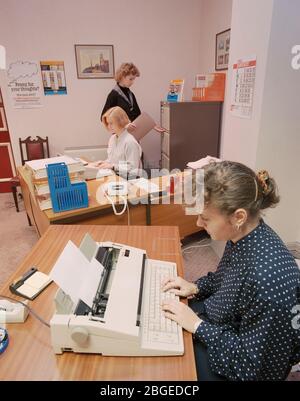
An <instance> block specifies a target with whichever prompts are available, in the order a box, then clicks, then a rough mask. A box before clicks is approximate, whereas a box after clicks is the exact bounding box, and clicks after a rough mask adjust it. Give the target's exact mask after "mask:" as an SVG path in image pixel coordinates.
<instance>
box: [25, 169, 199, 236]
mask: <svg viewBox="0 0 300 401" xmlns="http://www.w3.org/2000/svg"><path fill="white" fill-rule="evenodd" d="M18 174H19V177H20V183H21V188H22V193H23V198H24V205H25V209H26V213H27V215H28V217H29V218H30V220H31V223H32V224H33V225H34V226H35V228H36V230H37V233H38V234H39V236H41V235H43V233H44V232H45V231H46V230H47V228H48V227H49V225H52V224H85V225H86V224H88V225H90V224H92V225H98V224H101V225H102V224H117V225H127V224H128V216H127V212H125V213H124V214H122V215H120V216H116V215H115V214H114V212H113V210H112V207H111V204H110V203H109V201H108V200H107V199H106V198H105V197H104V196H102V197H101V196H100V198H101V203H99V200H97V194H98V195H99V194H100V195H101V193H102V191H101V186H102V185H103V184H105V183H107V182H109V181H115V180H116V177H117V176H109V177H104V178H101V179H97V180H90V181H87V185H88V193H89V206H88V208H81V209H76V210H70V211H66V212H61V213H53V211H52V209H49V210H45V211H42V210H41V209H40V207H39V205H38V203H37V201H36V198H35V195H34V188H33V185H32V181H31V175H30V172H29V171H28V170H27V169H26V168H25V167H19V168H18ZM118 179H120V180H122V178H120V177H118ZM129 182H130V181H129ZM151 182H154V183H156V184H157V185H159V188H160V190H163V189H165V187H166V185H167V182H168V177H167V176H165V177H160V178H154V179H152V180H151ZM131 192H132V193H131V195H130V196H129V198H128V199H129V200H131V201H132V200H141V199H145V200H146V199H147V196H148V195H147V193H146V191H143V190H140V189H138V188H137V187H135V186H134V185H132V186H131ZM159 198H160V199H159V203H158V204H149V203H148V204H141V203H138V204H137V205H134V206H133V205H132V204H131V203H129V210H130V225H155V226H164V225H166V226H178V228H179V234H180V237H181V238H184V237H185V236H187V235H190V234H193V233H195V232H198V231H199V230H200V228H199V227H197V226H196V217H195V216H188V215H186V214H185V210H184V207H183V205H181V204H174V203H173V202H172V198H171V203H170V204H162V198H163V197H159Z"/></svg>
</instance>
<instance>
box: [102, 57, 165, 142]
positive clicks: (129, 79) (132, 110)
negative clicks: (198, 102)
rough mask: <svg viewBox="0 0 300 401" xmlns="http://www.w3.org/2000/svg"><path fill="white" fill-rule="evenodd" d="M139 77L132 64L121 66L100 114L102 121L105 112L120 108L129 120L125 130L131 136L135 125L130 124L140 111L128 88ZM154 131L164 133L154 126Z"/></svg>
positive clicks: (136, 69)
mask: <svg viewBox="0 0 300 401" xmlns="http://www.w3.org/2000/svg"><path fill="white" fill-rule="evenodd" d="M139 76H140V72H139V70H138V68H137V67H136V66H135V65H134V64H133V63H123V64H121V66H120V67H119V68H118V69H117V71H116V74H115V80H116V85H115V87H114V88H113V89H112V91H111V92H110V93H109V94H108V96H107V99H106V102H105V105H104V107H103V110H102V113H101V121H102V118H103V115H104V114H105V113H106V112H107V110H109V109H111V108H112V107H116V106H119V107H121V109H123V110H124V111H125V112H126V114H127V116H128V118H129V120H130V123H129V124H128V126H127V127H126V128H127V130H128V132H130V133H133V135H134V129H135V125H134V124H132V121H134V120H135V119H136V118H137V117H138V116H139V115H140V114H141V110H140V108H139V105H138V103H137V100H136V97H135V95H134V93H133V92H132V91H131V90H130V87H131V86H132V85H133V83H134V81H135V79H136V78H137V77H139ZM154 129H155V130H156V131H157V132H159V133H162V132H164V131H165V130H164V129H163V128H161V127H158V126H155V127H154Z"/></svg>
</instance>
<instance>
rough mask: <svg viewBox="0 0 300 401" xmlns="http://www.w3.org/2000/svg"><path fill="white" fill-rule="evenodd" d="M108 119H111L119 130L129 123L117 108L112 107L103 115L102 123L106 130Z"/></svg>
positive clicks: (125, 115) (119, 108)
mask: <svg viewBox="0 0 300 401" xmlns="http://www.w3.org/2000/svg"><path fill="white" fill-rule="evenodd" d="M108 119H112V120H113V121H114V122H115V123H116V124H118V126H119V127H120V128H125V127H126V125H127V124H129V123H130V120H129V118H128V115H127V114H126V112H125V111H124V110H123V109H121V107H119V106H116V107H112V108H110V109H108V110H107V111H106V112H105V113H104V114H103V116H102V122H103V124H104V125H105V128H106V129H108Z"/></svg>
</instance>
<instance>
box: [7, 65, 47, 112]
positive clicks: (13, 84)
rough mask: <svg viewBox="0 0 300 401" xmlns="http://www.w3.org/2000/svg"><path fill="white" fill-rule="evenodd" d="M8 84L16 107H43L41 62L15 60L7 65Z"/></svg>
mask: <svg viewBox="0 0 300 401" xmlns="http://www.w3.org/2000/svg"><path fill="white" fill-rule="evenodd" d="M7 79H8V82H7V86H8V90H9V93H10V97H11V100H12V105H13V107H14V108H16V109H32V108H36V107H42V96H43V91H42V87H43V86H42V80H41V73H40V66H39V63H37V62H35V61H20V60H18V61H13V62H10V63H9V64H8V66H7Z"/></svg>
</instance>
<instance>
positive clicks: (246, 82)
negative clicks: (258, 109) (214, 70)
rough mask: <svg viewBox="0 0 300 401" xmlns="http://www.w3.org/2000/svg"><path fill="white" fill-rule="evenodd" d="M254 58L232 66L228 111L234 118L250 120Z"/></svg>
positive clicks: (254, 70)
mask: <svg viewBox="0 0 300 401" xmlns="http://www.w3.org/2000/svg"><path fill="white" fill-rule="evenodd" d="M255 75H256V57H249V58H247V59H243V60H238V61H237V62H236V63H234V64H233V74H232V86H231V103H230V111H231V113H232V114H233V115H234V116H236V117H241V118H249V119H251V118H252V107H253V96H254V85H255Z"/></svg>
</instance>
